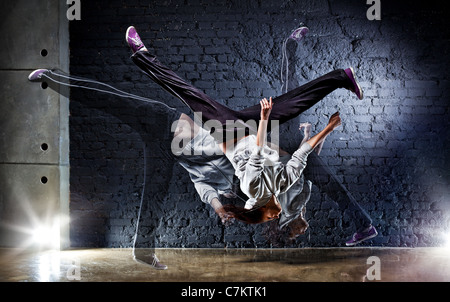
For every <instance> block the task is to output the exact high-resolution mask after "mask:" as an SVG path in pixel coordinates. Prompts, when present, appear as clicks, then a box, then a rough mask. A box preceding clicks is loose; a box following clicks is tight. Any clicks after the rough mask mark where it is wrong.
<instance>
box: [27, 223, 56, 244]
mask: <svg viewBox="0 0 450 302" xmlns="http://www.w3.org/2000/svg"><path fill="white" fill-rule="evenodd" d="M31 239H32V242H33V244H34V245H37V246H38V247H39V248H51V249H59V246H60V223H59V219H58V218H55V219H54V221H53V223H51V224H42V225H36V226H35V228H34V229H33V230H32V232H31Z"/></svg>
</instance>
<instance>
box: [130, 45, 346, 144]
mask: <svg viewBox="0 0 450 302" xmlns="http://www.w3.org/2000/svg"><path fill="white" fill-rule="evenodd" d="M132 60H133V62H134V63H135V64H136V65H137V66H138V67H139V68H140V69H141V70H142V71H143V72H144V73H146V74H147V75H148V76H149V77H150V78H151V79H152V80H153V81H155V82H156V83H157V84H159V85H160V86H161V87H162V88H164V89H165V90H167V91H168V92H170V93H171V94H172V95H174V96H175V97H177V98H179V99H180V100H181V101H182V102H183V103H184V104H186V105H187V106H188V107H189V108H190V109H191V110H192V111H193V112H200V113H201V114H202V121H203V122H204V123H205V122H207V121H209V120H216V121H219V122H220V124H221V125H222V126H223V127H222V129H215V132H219V133H221V134H222V135H221V136H220V135H219V136H217V135H213V136H214V137H215V138H216V139H217V138H218V137H219V138H222V141H221V142H223V141H224V139H225V137H227V138H228V137H230V136H226V135H225V134H226V132H230V131H232V132H234V133H236V132H237V131H236V130H237V129H236V128H237V127H239V125H237V124H236V123H235V121H238V120H240V121H243V123H242V124H241V126H242V127H243V128H246V129H245V130H247V131H246V132H245V134H247V135H248V134H250V133H252V134H256V131H257V129H256V128H254V127H252V126H251V125H250V124H249V123H246V122H247V121H256V122H258V121H259V120H260V113H261V106H260V105H259V103H258V104H257V105H255V106H251V107H248V108H246V109H243V110H240V111H236V110H233V109H231V108H229V107H227V106H225V105H223V104H221V103H219V102H217V101H215V100H214V99H212V98H211V97H209V96H208V95H206V94H205V93H203V92H202V91H200V90H199V89H197V88H195V87H193V86H192V85H190V84H188V83H187V82H186V81H184V80H183V79H181V78H180V77H179V76H178V75H176V74H175V73H174V72H173V71H172V70H170V69H168V68H167V67H166V66H164V65H163V64H161V63H160V62H159V61H158V59H157V58H156V57H155V56H153V55H151V54H150V53H148V52H139V51H138V52H136V53H135V54H134V55H133V56H132ZM350 87H352V83H351V81H350V79H349V78H348V77H347V75H346V74H345V72H344V70H342V69H339V70H335V71H332V72H330V73H328V74H326V75H324V76H321V77H319V78H317V79H315V80H312V81H310V82H308V83H306V84H304V85H302V86H300V87H298V88H295V89H293V90H291V91H289V92H288V93H285V94H283V95H281V96H279V97H276V98H274V99H273V108H272V112H271V114H270V120H275V121H278V122H279V124H280V125H281V124H282V123H284V122H287V121H289V120H290V119H292V118H295V117H297V116H298V115H299V114H300V113H302V112H304V111H305V110H307V109H309V108H311V107H312V106H313V105H315V104H316V103H317V102H319V101H320V100H322V99H323V98H324V97H325V96H326V95H328V94H329V93H331V92H333V91H334V90H335V89H337V88H347V89H350ZM230 122H231V123H232V124H231V127H227V125H230ZM270 125H271V123H269V128H268V131H270ZM207 130H210V129H207ZM224 132H225V133H224Z"/></svg>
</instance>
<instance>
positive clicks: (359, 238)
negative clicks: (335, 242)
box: [345, 225, 378, 246]
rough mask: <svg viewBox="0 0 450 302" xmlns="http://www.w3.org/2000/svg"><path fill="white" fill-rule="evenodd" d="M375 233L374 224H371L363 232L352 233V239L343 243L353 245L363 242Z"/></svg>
mask: <svg viewBox="0 0 450 302" xmlns="http://www.w3.org/2000/svg"><path fill="white" fill-rule="evenodd" d="M377 235H378V232H377V230H376V229H375V227H374V226H372V225H371V226H370V227H369V228H368V229H367V230H365V231H363V232H356V233H355V234H353V237H352V239H350V240H349V241H347V242H346V243H345V245H346V246H354V245H357V244H358V243H361V242H363V241H364V240H368V239H371V238H373V237H375V236H377Z"/></svg>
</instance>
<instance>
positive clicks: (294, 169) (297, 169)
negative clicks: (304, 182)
mask: <svg viewBox="0 0 450 302" xmlns="http://www.w3.org/2000/svg"><path fill="white" fill-rule="evenodd" d="M312 150H313V148H312V147H311V145H310V144H308V143H306V142H305V143H303V144H302V145H301V147H300V148H299V149H297V151H295V152H294V154H292V157H291V159H290V160H289V161H288V162H287V163H286V166H285V169H284V174H285V175H284V183H283V184H282V186H281V192H280V193H284V192H286V191H287V190H288V189H289V188H290V187H291V186H292V185H293V184H294V183H295V182H296V181H297V180H298V179H299V178H300V177H301V175H302V173H303V170H304V169H305V168H306V160H307V159H308V155H309V154H310V153H311V151H312Z"/></svg>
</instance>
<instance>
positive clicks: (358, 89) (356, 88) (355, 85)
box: [344, 67, 363, 100]
mask: <svg viewBox="0 0 450 302" xmlns="http://www.w3.org/2000/svg"><path fill="white" fill-rule="evenodd" d="M344 71H345V74H347V76H348V78H349V79H350V81H352V84H353V89H351V91H353V92H354V93H355V94H356V96H357V97H358V99H360V100H362V99H363V92H362V90H361V87H360V86H359V84H358V81H357V80H356V76H355V71H354V70H353V68H352V67H350V68H347V69H345V70H344Z"/></svg>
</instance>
